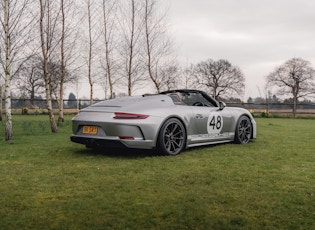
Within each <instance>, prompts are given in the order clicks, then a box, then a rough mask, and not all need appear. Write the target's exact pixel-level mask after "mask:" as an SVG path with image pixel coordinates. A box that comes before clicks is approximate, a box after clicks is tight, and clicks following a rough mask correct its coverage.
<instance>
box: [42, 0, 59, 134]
mask: <svg viewBox="0 0 315 230" xmlns="http://www.w3.org/2000/svg"><path fill="white" fill-rule="evenodd" d="M51 3H53V2H51V1H50V0H47V1H46V0H39V4H40V18H39V31H40V41H41V51H42V57H43V75H44V80H45V92H46V105H47V110H48V116H49V121H50V128H51V131H52V132H53V133H56V132H57V131H58V127H57V124H56V121H55V117H54V113H53V108H52V99H51V92H52V91H51V87H50V81H51V76H50V73H49V71H48V70H49V69H48V63H49V57H50V55H51V54H52V51H53V50H54V48H55V47H56V44H55V43H54V41H53V40H54V33H55V29H56V23H57V18H58V15H59V12H57V14H56V15H55V17H53V16H52V9H51Z"/></svg>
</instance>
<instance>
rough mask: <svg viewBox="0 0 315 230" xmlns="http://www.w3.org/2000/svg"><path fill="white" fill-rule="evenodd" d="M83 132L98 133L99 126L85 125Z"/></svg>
mask: <svg viewBox="0 0 315 230" xmlns="http://www.w3.org/2000/svg"><path fill="white" fill-rule="evenodd" d="M83 133H84V134H97V127H96V126H83Z"/></svg>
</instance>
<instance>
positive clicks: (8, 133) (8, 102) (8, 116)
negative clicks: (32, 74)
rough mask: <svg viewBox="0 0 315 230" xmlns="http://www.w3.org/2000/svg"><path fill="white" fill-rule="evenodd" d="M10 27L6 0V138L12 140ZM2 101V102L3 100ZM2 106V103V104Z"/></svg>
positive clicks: (6, 0) (7, 0)
mask: <svg viewBox="0 0 315 230" xmlns="http://www.w3.org/2000/svg"><path fill="white" fill-rule="evenodd" d="M9 30H10V28H9V0H5V1H4V34H5V58H6V60H5V69H4V74H5V114H6V123H5V140H6V141H9V140H12V114H11V38H10V31H9ZM1 103H2V102H1ZM1 106H2V105H1Z"/></svg>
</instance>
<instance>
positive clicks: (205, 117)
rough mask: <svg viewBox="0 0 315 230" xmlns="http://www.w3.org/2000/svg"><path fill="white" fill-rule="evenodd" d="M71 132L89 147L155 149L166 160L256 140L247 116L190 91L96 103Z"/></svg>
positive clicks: (76, 119) (75, 120)
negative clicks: (210, 146)
mask: <svg viewBox="0 0 315 230" xmlns="http://www.w3.org/2000/svg"><path fill="white" fill-rule="evenodd" d="M72 129H73V135H71V141H73V142H76V143H80V144H84V145H86V146H87V147H104V148H106V147H108V148H111V147H127V148H139V149H156V150H157V152H158V153H159V154H167V155H176V154H179V153H180V152H181V151H183V150H184V149H186V148H189V147H194V146H201V145H208V144H218V143H224V142H232V141H234V142H235V143H239V144H246V143H248V142H249V141H250V140H251V139H255V138H256V122H255V120H254V118H253V117H252V115H251V114H250V113H249V112H248V111H247V110H245V109H242V108H234V107H226V106H225V104H224V103H223V102H219V101H216V100H215V99H214V98H212V97H210V96H209V95H207V94H206V93H205V92H203V91H199V90H186V89H185V90H170V91H166V92H162V93H160V94H155V95H142V96H132V97H123V98H118V99H111V100H106V101H103V102H99V103H96V104H94V105H91V106H89V107H87V108H85V109H82V110H81V111H80V113H79V114H78V115H77V116H75V117H74V118H73V119H72Z"/></svg>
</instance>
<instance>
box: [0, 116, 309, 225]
mask: <svg viewBox="0 0 315 230" xmlns="http://www.w3.org/2000/svg"><path fill="white" fill-rule="evenodd" d="M70 119H71V117H67V120H66V122H65V123H64V124H63V125H62V126H60V127H59V133H58V134H51V133H50V132H49V124H48V117H46V116H44V115H39V116H35V115H24V116H14V133H13V136H14V140H13V141H10V142H5V141H4V140H3V137H4V122H3V121H2V124H1V126H0V127H1V130H0V135H1V136H2V138H1V139H0V207H1V209H0V229H315V168H314V165H315V154H314V150H315V142H314V134H315V133H314V127H315V120H313V119H283V118H278V119H275V118H272V119H270V118H269V119H267V118H259V119H256V121H257V125H258V136H257V140H255V141H254V142H251V143H250V144H248V145H235V144H225V145H216V146H207V147H202V148H192V149H189V150H187V151H185V152H183V153H182V154H180V155H178V156H175V157H169V156H165V157H161V156H155V155H154V154H152V153H151V152H148V151H121V150H116V151H114V150H111V151H109V150H104V151H93V150H91V149H86V148H85V147H84V146H82V145H79V144H74V143H71V142H70V140H69V136H70V134H71V122H70Z"/></svg>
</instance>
